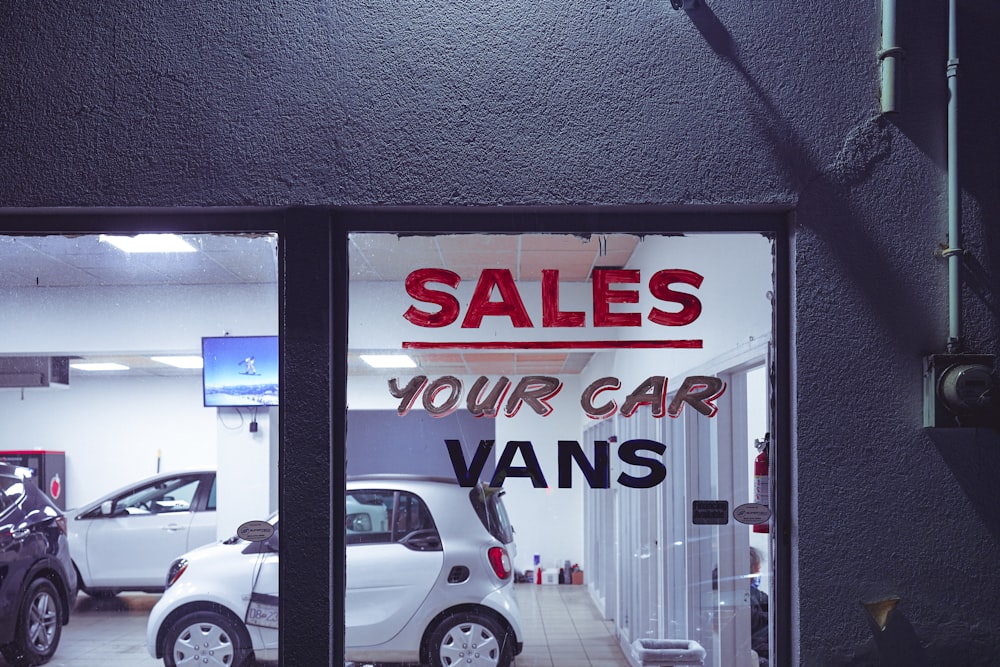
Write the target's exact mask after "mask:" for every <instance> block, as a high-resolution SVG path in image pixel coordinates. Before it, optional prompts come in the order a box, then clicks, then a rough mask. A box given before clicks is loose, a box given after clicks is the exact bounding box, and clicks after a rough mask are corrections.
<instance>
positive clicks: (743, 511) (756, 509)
mask: <svg viewBox="0 0 1000 667" xmlns="http://www.w3.org/2000/svg"><path fill="white" fill-rule="evenodd" d="M733 518H734V519H736V520H737V521H739V522H740V523H745V524H748V525H754V526H755V525H758V524H762V523H767V520H768V519H770V518H771V508H769V507H768V506H767V505H762V504H761V503H745V504H743V505H740V506H739V507H737V508H736V509H734V510H733Z"/></svg>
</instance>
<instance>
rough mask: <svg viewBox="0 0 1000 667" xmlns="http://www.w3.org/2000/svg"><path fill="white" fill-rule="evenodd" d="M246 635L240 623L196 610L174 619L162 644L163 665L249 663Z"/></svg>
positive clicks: (241, 666) (235, 666)
mask: <svg viewBox="0 0 1000 667" xmlns="http://www.w3.org/2000/svg"><path fill="white" fill-rule="evenodd" d="M251 653H252V651H251V646H250V635H248V634H247V631H246V629H245V628H244V627H243V624H242V623H240V622H239V621H235V620H233V619H231V618H229V617H228V616H224V615H223V614H220V613H218V612H214V611H196V612H192V613H190V614H185V615H184V616H181V617H180V618H178V619H177V620H176V621H175V622H174V623H173V625H171V627H170V630H169V631H167V634H166V639H165V642H164V645H163V662H164V664H165V665H166V667H185V665H225V667H245V666H246V665H248V664H251V663H252V661H251V659H250V655H251Z"/></svg>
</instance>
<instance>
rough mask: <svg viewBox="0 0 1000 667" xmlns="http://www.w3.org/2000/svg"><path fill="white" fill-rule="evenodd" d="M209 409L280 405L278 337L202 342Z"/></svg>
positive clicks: (237, 337) (205, 387)
mask: <svg viewBox="0 0 1000 667" xmlns="http://www.w3.org/2000/svg"><path fill="white" fill-rule="evenodd" d="M201 356H202V360H203V361H204V366H203V368H202V387H203V389H204V396H205V407H206V408H241V407H259V406H268V405H277V404H278V337H277V336H217V337H206V338H202V339H201Z"/></svg>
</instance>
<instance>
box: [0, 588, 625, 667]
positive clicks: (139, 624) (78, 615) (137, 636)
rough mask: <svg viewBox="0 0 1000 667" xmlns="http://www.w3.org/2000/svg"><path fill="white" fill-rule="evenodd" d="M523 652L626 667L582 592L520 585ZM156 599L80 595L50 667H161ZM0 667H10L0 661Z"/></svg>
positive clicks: (570, 666)
mask: <svg viewBox="0 0 1000 667" xmlns="http://www.w3.org/2000/svg"><path fill="white" fill-rule="evenodd" d="M515 592H516V595H517V600H518V604H519V605H520V607H521V614H522V616H523V623H524V630H525V642H524V651H523V652H522V653H521V655H520V656H518V657H517V660H516V661H515V665H516V667H588V666H589V667H628V665H629V662H628V661H627V660H626V659H625V657H624V656H623V655H622V652H621V649H620V648H619V647H618V640H617V639H616V638H615V636H614V629H613V626H612V625H611V624H610V623H607V622H605V621H603V620H601V618H600V616H599V615H598V614H597V610H596V609H595V608H594V605H593V603H592V602H591V600H590V596H589V595H588V593H587V590H586V587H584V586H566V585H563V586H559V585H546V586H538V585H535V584H517V585H516V588H515ZM157 599H159V596H158V595H144V594H141V593H125V594H122V595H119V596H118V597H115V598H112V599H110V600H101V599H96V598H91V597H88V596H87V595H84V594H81V595H80V597H79V599H78V600H77V607H76V611H75V612H74V614H73V616H72V618H71V620H70V623H69V625H67V626H65V627H64V628H63V636H62V641H61V642H60V644H59V650H58V651H57V652H56V655H55V657H54V658H53V659H52V661H51V662H49V665H50V666H52V667H157V666H162V665H163V661H162V660H154V659H153V658H152V657H150V655H149V654H148V653H147V652H146V646H145V640H146V618H147V617H148V616H149V610H150V609H151V608H152V607H153V605H154V604H155V603H156V601H157ZM0 667H8V664H7V662H6V661H4V660H3V659H2V658H0ZM316 667H318V666H316Z"/></svg>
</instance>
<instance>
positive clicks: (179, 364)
mask: <svg viewBox="0 0 1000 667" xmlns="http://www.w3.org/2000/svg"><path fill="white" fill-rule="evenodd" d="M150 359H152V360H153V361H158V362H160V363H161V364H166V365H168V366H173V367H174V368H201V367H202V366H203V365H204V360H203V359H202V358H201V357H197V356H193V355H190V356H183V355H175V356H171V357H150Z"/></svg>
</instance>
